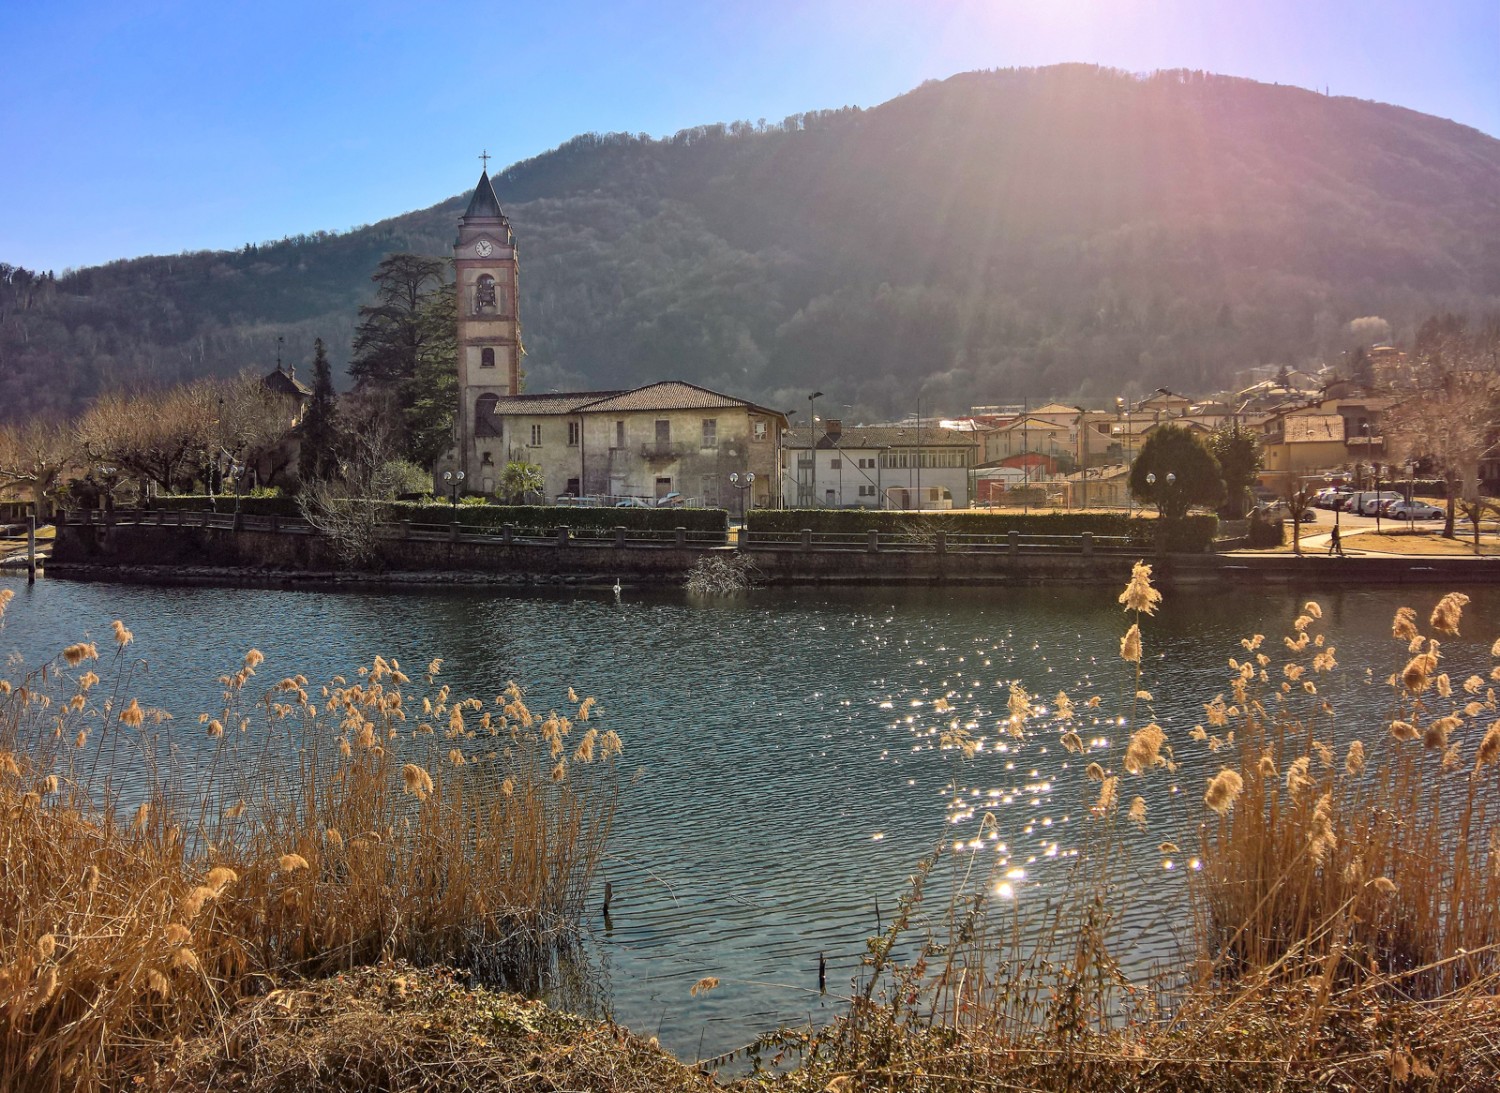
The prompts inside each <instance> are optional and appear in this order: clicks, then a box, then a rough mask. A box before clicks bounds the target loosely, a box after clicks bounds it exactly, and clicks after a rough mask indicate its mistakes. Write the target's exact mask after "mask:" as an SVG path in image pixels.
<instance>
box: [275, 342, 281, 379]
mask: <svg viewBox="0 0 1500 1093" xmlns="http://www.w3.org/2000/svg"><path fill="white" fill-rule="evenodd" d="M276 371H278V372H280V371H281V335H280V334H278V335H276Z"/></svg>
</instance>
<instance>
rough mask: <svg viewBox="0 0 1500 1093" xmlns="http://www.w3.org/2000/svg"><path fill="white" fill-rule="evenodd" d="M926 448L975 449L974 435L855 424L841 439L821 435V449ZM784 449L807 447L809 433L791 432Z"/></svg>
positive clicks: (819, 435)
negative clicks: (918, 443)
mask: <svg viewBox="0 0 1500 1093" xmlns="http://www.w3.org/2000/svg"><path fill="white" fill-rule="evenodd" d="M918 440H920V441H921V442H922V447H924V448H970V449H972V448H973V447H974V434H973V433H970V432H959V431H958V430H956V429H938V428H932V427H929V426H925V425H924V426H923V427H922V431H921V434H920V436H919V435H918V433H917V427H916V426H915V425H900V426H897V425H855V426H852V427H851V426H848V425H846V426H844V428H843V431H842V432H840V433H839V435H838V436H836V437H835V436H830V435H828V434H827V433H825V432H822V431H821V430H820V431H819V432H818V436H817V444H818V450H819V451H824V450H827V449H830V448H842V449H845V450H853V449H856V448H860V449H868V448H915V447H916V446H917V441H918ZM781 443H782V446H783V447H785V448H806V447H807V430H806V429H802V430H800V431H798V430H796V429H789V430H788V431H787V432H786V433H785V435H784V437H783V439H782V442H781Z"/></svg>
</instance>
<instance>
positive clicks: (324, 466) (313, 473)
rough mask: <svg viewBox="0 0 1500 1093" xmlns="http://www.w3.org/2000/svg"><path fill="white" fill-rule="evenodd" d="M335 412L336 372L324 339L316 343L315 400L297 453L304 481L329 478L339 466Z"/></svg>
mask: <svg viewBox="0 0 1500 1093" xmlns="http://www.w3.org/2000/svg"><path fill="white" fill-rule="evenodd" d="M334 412H335V411H334V403H333V369H332V367H330V365H329V363H328V353H327V351H326V350H325V349H324V347H323V339H322V338H318V339H317V340H316V341H314V342H313V393H312V401H311V402H309V403H308V404H307V414H306V416H305V417H303V419H302V441H301V444H300V446H299V448H298V453H297V474H298V477H300V478H301V479H302V481H303V482H311V481H312V480H313V479H315V478H329V477H331V476H332V474H333V471H334V469H335V468H336V467H337V466H338V459H337V453H336V451H335V445H336V442H337V437H338V428H337V425H336V423H335V421H334Z"/></svg>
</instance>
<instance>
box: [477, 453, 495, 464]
mask: <svg viewBox="0 0 1500 1093" xmlns="http://www.w3.org/2000/svg"><path fill="white" fill-rule="evenodd" d="M479 462H480V465H481V466H485V467H493V466H494V465H495V453H494V452H485V453H484V455H483V456H482V457H481V458H480V460H479Z"/></svg>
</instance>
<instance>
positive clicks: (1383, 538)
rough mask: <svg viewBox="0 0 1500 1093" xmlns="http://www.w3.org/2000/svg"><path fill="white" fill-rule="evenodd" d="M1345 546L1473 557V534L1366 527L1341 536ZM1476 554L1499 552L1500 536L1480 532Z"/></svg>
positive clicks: (1383, 551)
mask: <svg viewBox="0 0 1500 1093" xmlns="http://www.w3.org/2000/svg"><path fill="white" fill-rule="evenodd" d="M1344 547H1345V549H1347V550H1358V551H1363V552H1364V553H1366V554H1428V555H1456V556H1462V557H1468V558H1472V557H1474V554H1475V551H1474V537H1473V534H1472V533H1470V534H1461V535H1460V537H1459V538H1456V539H1445V538H1443V536H1442V534H1441V533H1439V532H1438V531H1435V530H1434V531H1426V530H1423V531H1416V530H1402V531H1381V532H1374V531H1368V532H1363V533H1360V534H1357V535H1348V536H1345V538H1344ZM1479 554H1481V555H1484V556H1491V555H1500V536H1497V535H1495V534H1493V533H1492V532H1482V533H1481V534H1480V537H1479Z"/></svg>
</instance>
